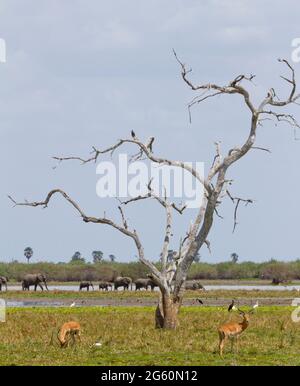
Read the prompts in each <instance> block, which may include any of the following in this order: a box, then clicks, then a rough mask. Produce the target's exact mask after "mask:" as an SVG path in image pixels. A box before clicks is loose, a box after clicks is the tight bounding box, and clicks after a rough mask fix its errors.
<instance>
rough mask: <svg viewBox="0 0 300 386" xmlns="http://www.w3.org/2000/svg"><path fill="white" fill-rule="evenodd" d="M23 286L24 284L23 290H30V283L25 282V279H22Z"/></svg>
mask: <svg viewBox="0 0 300 386" xmlns="http://www.w3.org/2000/svg"><path fill="white" fill-rule="evenodd" d="M21 286H22V291H26V290H27V291H29V290H30V287H29V284H28V283H26V282H25V280H22V282H21Z"/></svg>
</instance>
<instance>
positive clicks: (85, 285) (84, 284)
mask: <svg viewBox="0 0 300 386" xmlns="http://www.w3.org/2000/svg"><path fill="white" fill-rule="evenodd" d="M90 287H92V289H93V291H94V286H93V283H92V282H91V281H82V282H81V283H80V284H79V291H81V290H82V289H83V288H86V290H87V291H89V290H90Z"/></svg>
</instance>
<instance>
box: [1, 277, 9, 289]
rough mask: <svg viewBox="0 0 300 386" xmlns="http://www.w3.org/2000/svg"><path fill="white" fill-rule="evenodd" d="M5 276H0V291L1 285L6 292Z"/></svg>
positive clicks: (6, 278)
mask: <svg viewBox="0 0 300 386" xmlns="http://www.w3.org/2000/svg"><path fill="white" fill-rule="evenodd" d="M8 281H9V280H8V277H7V276H0V291H2V285H3V286H5V289H6V291H7V282H8Z"/></svg>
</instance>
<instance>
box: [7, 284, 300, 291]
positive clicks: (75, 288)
mask: <svg viewBox="0 0 300 386" xmlns="http://www.w3.org/2000/svg"><path fill="white" fill-rule="evenodd" d="M48 288H49V290H50V291H75V292H78V290H79V286H78V285H48ZM20 289H21V287H20V286H18V285H12V286H9V287H8V290H11V291H18V290H20ZM31 289H33V287H31ZM132 289H133V290H135V287H134V284H133V286H132ZM205 289H206V290H207V291H213V290H246V291H251V290H256V291H289V290H290V291H292V290H297V291H299V292H300V285H291V286H286V285H240V284H238V285H227V284H215V285H213V284H208V285H205ZM118 290H119V291H122V288H119V289H118ZM155 290H158V288H156V289H155ZM38 291H41V289H40V288H38ZM95 291H98V286H96V285H95ZM109 291H110V290H109ZM141 291H144V290H141ZM81 292H86V290H85V289H83V290H82V291H81ZM104 292H106V291H104Z"/></svg>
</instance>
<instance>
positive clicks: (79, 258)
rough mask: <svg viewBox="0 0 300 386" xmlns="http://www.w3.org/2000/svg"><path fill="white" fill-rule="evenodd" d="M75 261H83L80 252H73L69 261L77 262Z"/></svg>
mask: <svg viewBox="0 0 300 386" xmlns="http://www.w3.org/2000/svg"><path fill="white" fill-rule="evenodd" d="M77 262H82V263H85V259H84V257H82V256H81V253H80V252H79V251H77V252H75V253H74V255H73V256H72V258H71V263H77Z"/></svg>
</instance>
